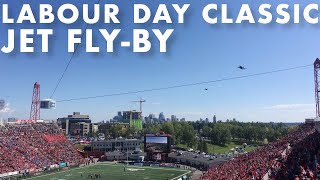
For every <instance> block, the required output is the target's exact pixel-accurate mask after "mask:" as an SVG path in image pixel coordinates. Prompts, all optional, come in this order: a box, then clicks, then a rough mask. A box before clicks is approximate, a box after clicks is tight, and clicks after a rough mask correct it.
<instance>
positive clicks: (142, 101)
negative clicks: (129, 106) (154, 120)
mask: <svg viewBox="0 0 320 180" xmlns="http://www.w3.org/2000/svg"><path fill="white" fill-rule="evenodd" d="M132 102H135V103H137V102H138V103H140V112H142V103H144V102H146V100H142V98H140V100H139V101H132Z"/></svg>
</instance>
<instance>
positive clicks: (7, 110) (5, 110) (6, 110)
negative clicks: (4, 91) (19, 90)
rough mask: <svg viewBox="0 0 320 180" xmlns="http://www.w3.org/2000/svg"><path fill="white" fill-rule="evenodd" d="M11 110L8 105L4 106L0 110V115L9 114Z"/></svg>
mask: <svg viewBox="0 0 320 180" xmlns="http://www.w3.org/2000/svg"><path fill="white" fill-rule="evenodd" d="M11 112H13V110H12V109H11V108H10V104H9V103H7V104H5V106H4V108H3V109H2V110H0V113H11Z"/></svg>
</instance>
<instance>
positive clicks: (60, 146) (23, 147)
mask: <svg viewBox="0 0 320 180" xmlns="http://www.w3.org/2000/svg"><path fill="white" fill-rule="evenodd" d="M60 163H69V164H79V163H83V158H82V156H81V155H80V154H79V153H78V152H77V150H76V149H75V148H74V147H73V145H72V144H71V143H70V142H69V141H68V140H67V139H66V138H65V137H64V136H63V135H62V133H61V132H60V130H59V129H58V127H57V126H56V125H54V124H44V123H37V124H14V125H5V126H2V127H0V174H3V173H8V172H14V171H21V172H22V171H25V170H28V171H33V170H35V169H41V168H43V167H47V166H50V165H56V164H60Z"/></svg>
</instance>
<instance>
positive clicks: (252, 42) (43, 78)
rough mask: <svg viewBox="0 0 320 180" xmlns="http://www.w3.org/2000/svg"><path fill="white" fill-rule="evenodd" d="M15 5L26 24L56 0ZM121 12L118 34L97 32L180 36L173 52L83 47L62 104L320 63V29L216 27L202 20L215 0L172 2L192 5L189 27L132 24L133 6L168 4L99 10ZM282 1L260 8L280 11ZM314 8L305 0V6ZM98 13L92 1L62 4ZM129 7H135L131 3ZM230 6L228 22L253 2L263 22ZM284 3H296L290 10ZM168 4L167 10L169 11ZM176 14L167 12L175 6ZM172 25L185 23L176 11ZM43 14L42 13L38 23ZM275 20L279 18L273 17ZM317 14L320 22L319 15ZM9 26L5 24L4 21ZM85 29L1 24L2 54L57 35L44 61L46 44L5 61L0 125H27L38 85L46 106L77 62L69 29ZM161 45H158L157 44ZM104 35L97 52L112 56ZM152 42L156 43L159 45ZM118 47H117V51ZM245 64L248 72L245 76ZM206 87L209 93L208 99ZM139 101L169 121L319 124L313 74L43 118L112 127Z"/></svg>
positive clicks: (82, 105)
mask: <svg viewBox="0 0 320 180" xmlns="http://www.w3.org/2000/svg"><path fill="white" fill-rule="evenodd" d="M1 2H2V3H7V4H9V8H10V11H11V14H12V15H13V16H16V17H17V16H18V12H19V10H20V7H21V5H22V4H23V3H30V4H31V5H32V7H34V8H36V7H37V6H38V4H39V3H50V2H51V1H48V0H40V1H32V0H24V1H12V0H2V1H1ZM111 2H114V3H116V4H117V5H118V6H119V8H120V14H121V16H120V21H121V24H120V25H113V24H97V25H89V28H90V29H94V31H96V30H97V29H98V28H103V29H109V30H112V29H114V28H121V29H122V31H124V33H123V34H122V36H121V39H124V40H127V39H129V40H130V39H132V29H134V28H145V29H148V30H151V29H152V28H159V29H161V30H164V29H167V28H174V29H175V31H174V34H173V37H171V38H170V40H169V42H168V43H169V46H168V52H167V53H159V52H158V50H157V49H158V48H159V47H158V46H157V42H156V41H153V42H152V45H153V48H155V49H154V50H152V51H151V52H149V53H146V54H136V53H132V50H130V49H125V48H120V46H119V45H118V47H116V52H115V53H112V54H108V53H99V54H90V53H86V52H85V46H84V45H82V46H80V48H79V50H78V52H77V53H76V55H75V58H74V59H73V62H72V63H71V65H70V67H69V69H68V71H67V72H66V74H65V76H64V79H63V81H62V82H61V84H60V86H59V88H58V89H57V92H56V93H55V96H54V99H55V100H64V99H70V98H79V97H87V96H95V95H104V94H113V93H118V92H127V91H135V90H143V89H150V88H159V87H167V86H172V85H179V84H186V83H193V82H201V81H208V80H214V79H220V78H228V77H234V76H242V75H248V74H254V73H259V72H265V71H270V70H275V69H283V68H289V67H294V66H300V65H306V64H312V63H313V61H314V60H315V59H316V58H317V57H318V55H319V45H318V44H319V37H320V31H319V27H318V26H319V25H309V24H307V23H300V24H293V23H290V24H286V25H279V24H274V23H272V24H268V25H261V24H246V23H244V24H216V25H209V24H206V23H205V21H204V20H203V19H202V17H201V11H202V9H203V7H204V6H205V5H207V4H209V3H217V2H214V1H208V0H203V1H176V0H174V1H170V3H173V2H177V3H178V4H182V3H190V4H191V6H190V7H189V10H188V12H187V15H186V19H185V21H186V22H185V24H182V25H181V24H176V23H174V24H172V25H166V24H163V23H161V24H158V25H153V24H150V23H148V24H144V25H134V24H133V23H132V22H133V17H132V16H133V2H135V3H145V4H148V5H149V7H150V8H151V9H152V12H153V15H154V13H155V9H156V7H157V5H158V4H159V3H166V2H167V1H160V0H155V1H142V0H140V1H133V2H132V1H130V2H129V1H105V0H101V3H100V4H104V3H111ZM274 2H276V1H261V2H259V4H260V3H271V4H274ZM312 2H315V1H305V2H303V4H301V6H303V5H304V4H307V3H312ZM62 3H73V4H76V5H78V6H79V7H80V5H81V3H89V4H92V3H93V2H92V1H84V0H80V1H79V0H78V1H70V0H68V1H58V2H55V4H54V5H53V4H52V5H53V6H54V8H57V7H58V6H59V5H61V4H62ZM128 3H129V4H128ZM224 3H227V4H228V5H229V6H230V11H231V12H230V15H231V16H232V17H236V14H237V13H238V11H239V7H240V5H241V3H248V4H250V5H251V6H252V9H253V10H254V11H255V12H254V15H257V9H258V8H257V5H259V4H258V3H257V2H254V1H241V2H234V1H224ZM281 3H288V4H292V3H293V2H292V1H282V2H281ZM167 4H168V3H167ZM168 7H170V6H169V4H168ZM255 7H256V8H255ZM169 11H170V12H171V13H172V18H173V20H174V22H176V20H177V16H176V14H175V13H174V11H173V8H172V7H170V9H169ZM37 13H38V12H37V11H35V14H36V15H37ZM274 15H275V16H276V14H274ZM315 15H318V14H315ZM0 17H1V18H2V15H0ZM84 27H85V24H84V23H83V22H82V21H79V22H77V23H76V24H73V25H63V24H61V23H58V22H57V23H55V24H51V25H40V24H37V25H29V24H23V25H19V26H18V25H5V24H1V25H0V33H1V34H2V35H3V36H1V38H0V46H3V45H5V44H6V43H7V40H6V37H7V29H9V28H14V29H16V30H19V29H20V28H53V29H54V31H55V34H54V36H53V38H51V39H50V40H51V43H50V53H47V54H43V53H41V52H40V50H39V47H40V42H41V41H40V39H39V38H36V39H35V44H36V45H35V47H36V52H35V53H32V54H25V53H19V52H15V53H13V54H9V55H8V54H3V53H0V67H1V72H2V73H1V74H2V75H1V76H0V82H1V86H0V98H5V99H6V101H7V102H8V106H7V108H6V109H5V110H4V111H2V112H1V113H0V117H4V118H6V117H11V116H13V117H17V118H20V119H27V118H29V113H30V112H29V111H30V104H31V95H32V86H33V84H34V82H36V81H38V82H39V83H40V84H41V98H42V99H46V98H48V97H49V96H50V95H51V93H52V91H53V90H54V87H55V85H56V83H57V81H58V79H59V78H60V76H61V73H62V72H63V70H64V68H65V66H66V64H67V63H68V60H69V58H70V56H71V54H70V53H68V52H67V41H66V39H67V29H68V28H82V29H83V28H84ZM153 38H154V37H153ZM99 39H101V37H99V35H98V34H97V37H96V39H95V40H96V41H97V42H96V43H97V44H98V45H101V47H102V48H103V47H105V45H104V42H103V41H101V40H99ZM153 40H154V39H153ZM118 43H119V42H118ZM238 65H244V66H246V67H247V68H248V69H247V70H245V71H241V70H238V69H237V68H236V67H237V66H238ZM204 88H208V89H209V90H208V91H204V90H203V89H204ZM140 97H142V98H143V99H145V100H147V103H145V104H144V106H143V111H144V112H143V114H144V115H149V114H150V113H155V114H156V116H158V114H159V113H160V112H164V114H165V116H166V117H169V116H171V115H172V114H175V115H177V116H178V118H182V117H184V118H186V119H187V120H197V119H199V118H206V117H209V118H210V119H211V120H212V117H213V115H214V114H216V115H217V118H218V119H223V120H225V119H227V118H229V119H232V118H236V119H238V120H240V121H264V122H269V121H275V122H279V121H285V122H292V121H295V122H296V121H303V120H304V118H308V117H313V116H315V112H314V111H315V108H314V84H313V69H312V67H308V68H304V69H299V70H294V71H288V72H281V73H276V74H271V75H265V76H259V77H251V78H247V79H241V80H234V81H226V82H220V83H213V84H207V85H199V86H193V87H184V88H178V89H171V90H164V91H155V92H147V93H141V94H132V95H124V96H114V97H106V98H100V99H91V100H83V101H74V102H63V103H62V102H61V103H58V104H57V109H56V110H42V111H41V117H42V118H44V119H56V118H58V117H61V116H66V115H68V114H71V113H72V112H73V111H80V112H81V113H83V114H89V115H90V116H91V117H92V119H93V120H94V121H102V120H107V119H110V118H111V117H113V116H114V115H116V112H117V111H119V110H130V109H139V106H138V104H135V103H133V102H132V101H134V100H138V99H139V98H140Z"/></svg>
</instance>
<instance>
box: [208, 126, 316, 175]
mask: <svg viewBox="0 0 320 180" xmlns="http://www.w3.org/2000/svg"><path fill="white" fill-rule="evenodd" d="M319 139H320V138H319V133H318V132H316V131H315V128H314V125H313V124H302V125H300V126H299V128H298V130H296V131H294V132H292V133H290V134H289V135H287V136H285V137H283V138H281V139H279V140H277V141H275V142H272V143H269V144H267V145H265V146H263V147H261V148H258V149H257V150H255V151H252V152H250V153H248V154H244V155H240V156H239V157H236V158H234V159H232V160H230V161H228V162H225V163H223V164H221V165H218V166H215V167H212V168H211V169H209V170H208V171H207V172H206V173H205V174H204V175H203V177H202V179H205V180H209V179H210V180H211V179H215V180H222V179H234V180H237V179H244V180H251V179H254V180H259V179H271V180H272V179H288V180H291V179H292V180H293V179H294V180H299V179H303V178H309V179H314V171H315V169H316V168H315V167H316V163H315V158H316V154H317V152H318V150H319V144H320V143H319ZM319 169H320V166H319Z"/></svg>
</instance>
